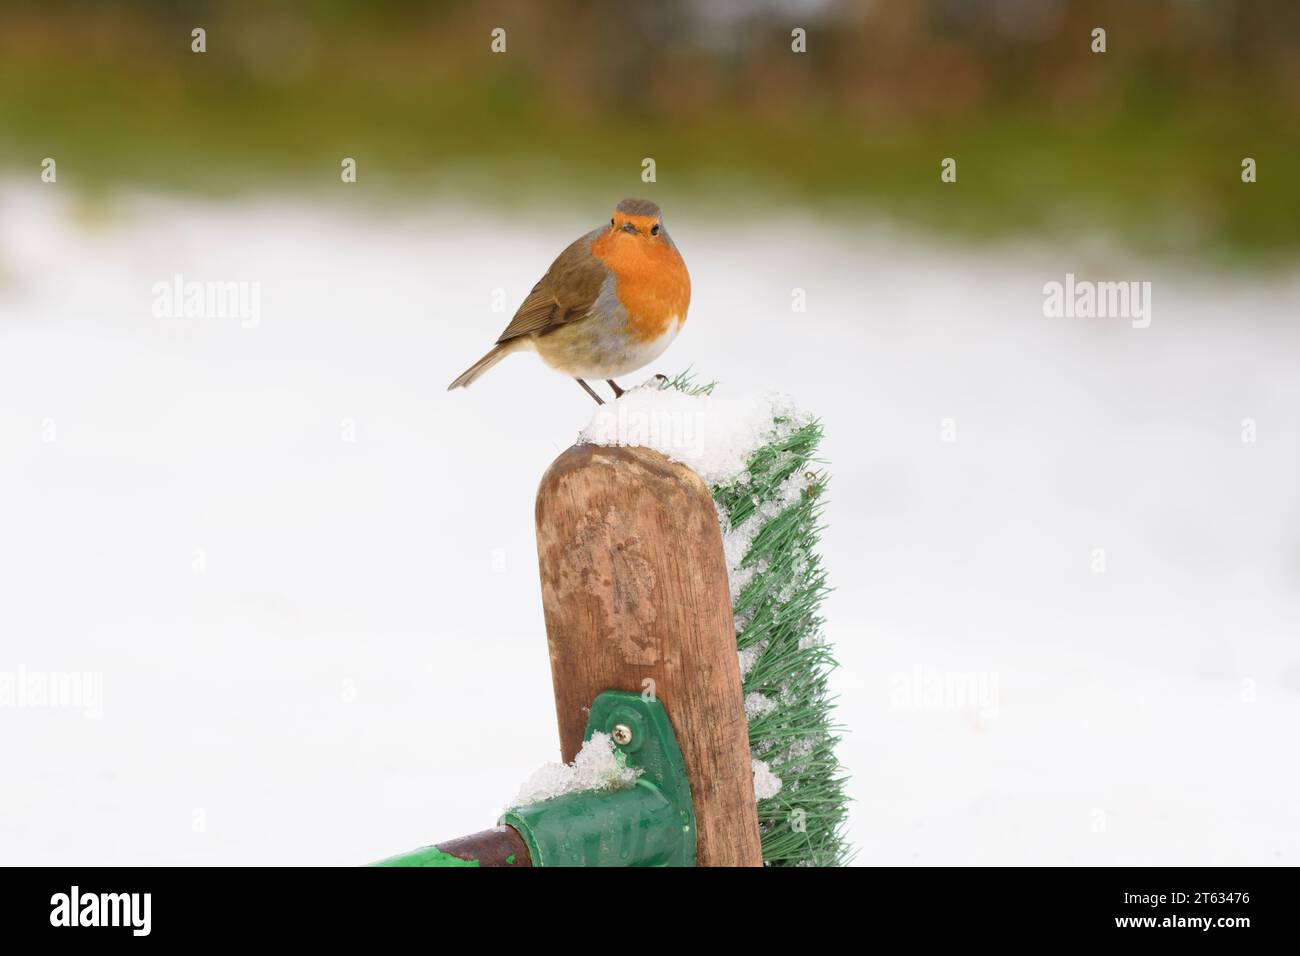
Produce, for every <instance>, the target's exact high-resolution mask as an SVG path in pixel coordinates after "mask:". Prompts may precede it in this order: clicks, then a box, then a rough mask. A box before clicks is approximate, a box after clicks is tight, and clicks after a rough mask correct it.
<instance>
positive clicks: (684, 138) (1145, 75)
mask: <svg viewBox="0 0 1300 956" xmlns="http://www.w3.org/2000/svg"><path fill="white" fill-rule="evenodd" d="M195 26H202V27H204V28H205V29H206V30H207V47H208V52H206V53H204V54H202V55H200V54H195V53H192V52H191V50H190V30H191V29H192V28H193V27H195ZM1097 26H1101V27H1104V28H1105V29H1106V30H1107V46H1108V51H1107V52H1106V53H1104V54H1094V53H1093V52H1091V50H1090V42H1091V38H1090V32H1091V30H1092V29H1093V28H1094V27H1097ZM496 27H503V28H505V30H506V31H507V34H506V36H507V52H506V53H504V54H494V53H493V52H491V50H490V49H489V44H490V31H491V30H492V29H493V28H496ZM794 27H802V28H804V29H806V31H807V44H808V52H807V53H806V54H802V55H799V54H795V53H792V52H791V48H790V43H791V40H790V31H791V29H793V28H794ZM0 89H3V95H2V96H0V163H3V165H4V167H5V168H6V172H8V173H12V174H18V175H31V176H32V177H33V178H34V179H35V177H36V176H37V175H38V174H39V164H40V161H41V159H42V158H44V157H46V156H52V157H55V158H56V159H57V161H58V164H59V167H58V169H59V182H60V184H61V185H64V186H67V187H71V188H73V189H75V190H77V191H78V192H79V193H81V194H83V195H84V196H86V197H87V198H88V199H89V200H91V201H93V200H94V199H95V198H96V197H99V198H102V197H105V196H110V195H111V194H112V192H113V190H115V189H119V188H123V187H127V188H137V189H147V190H158V189H166V190H181V191H197V192H202V193H208V194H214V193H215V194H226V193H240V192H253V191H268V190H288V189H292V190H310V189H312V188H314V187H319V188H321V189H323V188H325V187H327V186H332V185H335V184H337V183H338V181H339V176H338V174H339V160H340V158H341V157H343V156H352V157H355V158H356V159H357V161H358V164H359V172H360V175H359V182H358V185H359V186H361V187H363V189H364V195H365V196H367V197H368V198H369V199H370V200H371V201H378V200H382V199H391V200H392V201H394V202H401V201H404V200H408V199H410V198H411V197H412V196H417V195H419V196H424V195H430V196H436V195H438V194H440V193H447V194H451V195H455V196H456V197H458V198H469V199H480V200H482V201H485V202H496V203H517V202H521V201H524V202H528V203H536V204H543V203H554V202H557V201H565V200H567V199H568V198H569V197H570V196H576V195H582V194H585V193H589V192H590V191H591V190H592V189H595V188H599V189H601V190H606V191H608V192H610V193H629V194H633V193H637V192H641V193H645V194H647V195H650V196H654V195H655V191H656V189H664V188H665V187H667V188H671V189H672V190H673V191H674V192H675V193H676V194H677V195H682V194H694V195H698V196H699V197H700V198H701V199H705V198H707V199H708V201H710V202H716V203H729V204H732V205H734V206H736V207H737V208H743V209H745V210H752V211H755V212H757V213H765V212H769V211H771V210H772V209H773V208H776V207H780V206H789V205H793V206H798V207H799V208H801V209H806V210H809V211H811V212H812V213H813V214H823V213H824V214H827V215H835V216H841V217H855V216H873V217H874V216H884V217H888V218H890V219H896V220H899V221H902V222H905V223H908V224H913V225H916V226H919V227H922V228H925V229H929V230H933V231H934V233H935V234H936V235H951V236H953V237H955V238H956V239H957V240H958V241H962V242H966V241H970V240H971V239H973V238H988V239H993V238H1019V237H1028V238H1038V237H1041V236H1056V237H1071V238H1077V237H1082V236H1087V235H1091V234H1093V233H1098V232H1100V233H1105V234H1110V235H1113V236H1117V237H1119V238H1120V239H1121V240H1122V241H1123V242H1124V243H1125V244H1127V245H1131V246H1133V247H1135V248H1140V249H1143V250H1145V251H1148V252H1155V253H1160V254H1170V255H1178V256H1184V255H1186V256H1194V257H1202V258H1207V259H1226V260H1230V261H1231V262H1232V263H1233V264H1234V265H1242V264H1246V263H1256V264H1260V265H1276V264H1280V263H1283V262H1290V261H1292V260H1293V259H1294V255H1295V252H1296V250H1297V247H1298V246H1300V228H1297V210H1300V182H1297V176H1296V173H1297V162H1296V157H1297V146H1298V145H1300V133H1298V132H1297V130H1298V129H1300V124H1298V123H1297V119H1298V118H1300V4H1297V3H1295V2H1293V0H1241V2H1217V3H1212V2H1207V0H1149V2H1140V3H1139V2H1131V0H1114V2H1076V3H1068V2H1061V0H991V2H987V3H963V2H957V0H895V2H868V0H856V2H833V0H766V2H749V3H746V2H740V0H732V2H724V0H718V2H698V3H688V2H673V0H633V2H626V0H625V2H617V3H611V2H600V3H593V2H579V0H547V2H536V0H532V2H526V0H517V2H480V3H472V4H470V3H435V4H425V3H407V2H385V3H375V2H372V3H344V2H316V3H278V4H268V3H258V2H229V3H219V4H218V3H211V4H207V3H195V4H163V3H104V2H101V3H90V2H85V3H51V2H41V3H23V2H16V3H15V2H7V3H6V4H5V5H4V7H3V12H0ZM647 156H649V157H653V158H654V159H655V161H656V163H657V173H658V183H657V184H655V185H653V186H641V183H640V178H639V177H640V171H641V160H642V158H643V157H647ZM946 156H951V157H955V158H956V159H957V161H958V181H957V183H955V184H951V185H944V184H941V183H940V180H939V164H940V161H941V159H942V158H943V157H946ZM1246 156H1250V157H1253V158H1254V159H1256V160H1257V162H1258V167H1259V182H1258V183H1256V184H1253V185H1244V184H1243V183H1242V182H1241V178H1240V174H1241V161H1242V158H1243V157H1246ZM602 198H603V197H602Z"/></svg>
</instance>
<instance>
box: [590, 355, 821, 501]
mask: <svg viewBox="0 0 1300 956" xmlns="http://www.w3.org/2000/svg"><path fill="white" fill-rule="evenodd" d="M778 417H780V418H783V419H786V420H787V421H786V422H785V423H783V424H782V425H777V424H776V423H775V422H774V419H776V418H778ZM809 420H810V419H809V416H808V415H806V414H805V413H803V412H801V411H799V410H798V409H797V408H796V407H795V406H794V404H793V403H792V402H791V401H790V399H789V398H787V397H786V396H784V395H779V394H768V395H734V396H733V395H705V394H699V395H691V394H689V393H687V392H682V391H678V390H677V389H675V388H668V387H666V386H664V385H662V384H661V383H660V380H659V379H657V378H656V379H651V380H650V381H648V382H646V383H645V384H643V385H639V386H637V387H636V388H633V389H628V390H627V391H626V392H624V393H623V396H622V397H621V398H619V399H618V400H617V401H615V402H612V403H609V404H606V405H601V406H600V407H599V408H597V409H596V414H594V415H593V416H592V417H591V421H590V422H588V424H587V427H586V428H584V429H583V430H582V431H581V432H580V433H579V434H578V441H579V442H583V443H587V444H592V445H636V446H640V447H643V448H653V449H654V450H655V451H658V452H661V453H662V454H664V455H666V456H667V457H669V458H671V459H672V460H673V461H679V462H681V463H682V464H683V465H686V466H688V467H689V468H691V469H692V470H693V471H694V472H695V473H696V474H697V475H699V476H700V477H701V478H703V479H704V481H705V483H706V484H708V485H722V484H727V483H729V482H731V481H734V480H735V479H736V478H738V477H740V475H741V474H742V473H743V472H744V471H745V466H746V465H747V464H748V463H749V459H750V458H751V457H753V455H754V452H756V451H758V450H759V449H760V448H762V447H763V446H764V445H767V444H770V443H771V442H773V441H775V440H777V439H778V438H780V437H782V436H783V435H784V434H788V433H789V432H791V431H794V430H795V429H796V428H799V427H800V426H801V425H804V424H806V423H807V422H808V421H809Z"/></svg>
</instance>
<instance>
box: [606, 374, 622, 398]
mask: <svg viewBox="0 0 1300 956" xmlns="http://www.w3.org/2000/svg"><path fill="white" fill-rule="evenodd" d="M605 384H606V385H608V386H609V387H610V388H612V389H613V390H614V397H615V398H622V397H623V389H621V388H619V387H618V382H616V381H614V380H613V379H612V378H607V379H605Z"/></svg>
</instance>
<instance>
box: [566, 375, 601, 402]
mask: <svg viewBox="0 0 1300 956" xmlns="http://www.w3.org/2000/svg"><path fill="white" fill-rule="evenodd" d="M574 381H575V382H577V383H578V384H579V385H581V386H582V390H583V391H585V392H586V393H587V394H588V395H590V396H591V397H592V398H594V399H595V400H596V404H597V405H604V404H605V400H604V399H603V398H601V397H600V396H599V395H597V394H596V393H595V392H594V391H592V389H591V386H590V385H588V384H587V383H586V382H584V381H583V380H582V379H580V378H575V379H574Z"/></svg>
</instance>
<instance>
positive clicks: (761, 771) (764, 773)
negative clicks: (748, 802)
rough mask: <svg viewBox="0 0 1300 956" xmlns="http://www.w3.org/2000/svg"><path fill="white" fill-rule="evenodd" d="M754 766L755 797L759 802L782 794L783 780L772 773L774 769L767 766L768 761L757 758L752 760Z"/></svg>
mask: <svg viewBox="0 0 1300 956" xmlns="http://www.w3.org/2000/svg"><path fill="white" fill-rule="evenodd" d="M750 760H751V762H752V763H753V766H754V797H755V799H758V800H766V799H768V798H769V797H775V796H776V795H777V794H778V793H780V792H781V778H780V777H778V776H777V775H776V774H774V773H773V772H772V768H771V767H769V766H768V765H767V761H766V760H759V759H758V758H757V757H752V756H751V758H750Z"/></svg>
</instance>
